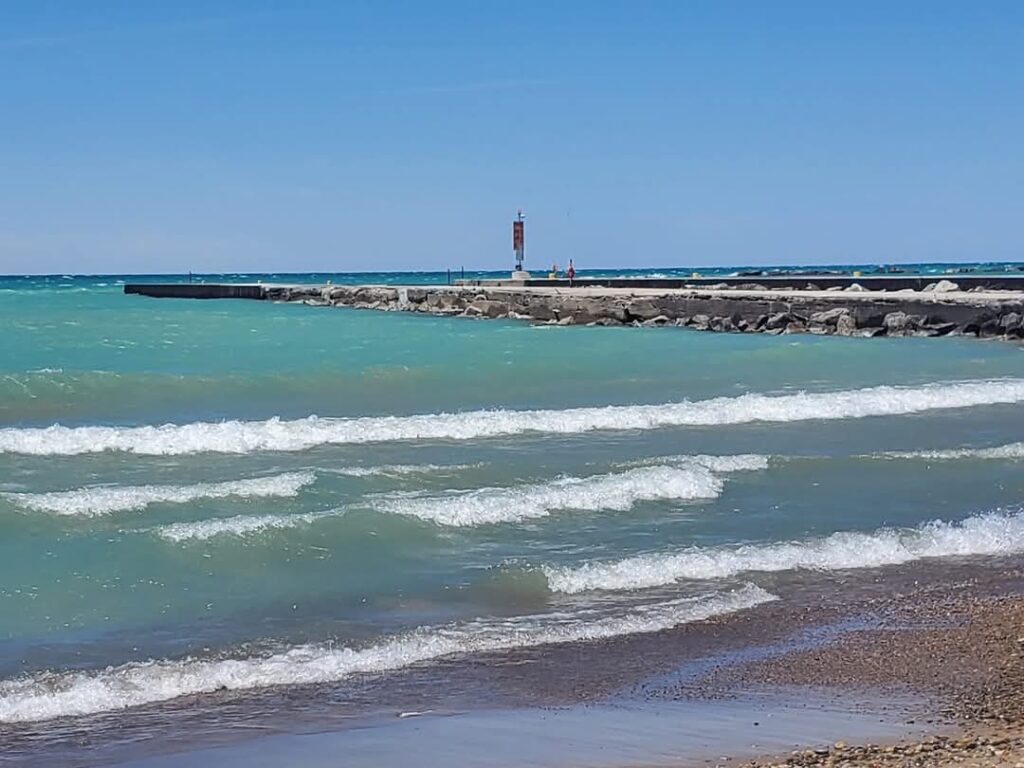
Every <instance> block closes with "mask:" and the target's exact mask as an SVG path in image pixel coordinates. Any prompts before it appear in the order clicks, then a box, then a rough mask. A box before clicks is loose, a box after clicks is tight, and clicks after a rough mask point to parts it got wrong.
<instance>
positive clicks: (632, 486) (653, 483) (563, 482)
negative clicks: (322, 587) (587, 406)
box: [373, 464, 722, 526]
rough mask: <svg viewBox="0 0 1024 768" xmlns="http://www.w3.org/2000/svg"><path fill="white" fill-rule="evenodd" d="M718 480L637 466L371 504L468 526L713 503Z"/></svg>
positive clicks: (696, 470)
mask: <svg viewBox="0 0 1024 768" xmlns="http://www.w3.org/2000/svg"><path fill="white" fill-rule="evenodd" d="M721 492H722V481H721V479H719V478H718V477H716V476H715V475H714V474H712V473H711V471H710V470H708V469H707V468H706V467H703V466H700V465H698V464H694V465H693V466H690V467H669V466H653V467H637V468H635V469H629V470H626V471H624V472H618V473H614V474H607V475H594V476H592V477H562V478H559V479H557V480H552V481H551V482H547V483H542V484H538V485H521V486H515V487H511V488H477V489H474V490H471V491H449V492H448V493H445V494H441V495H433V496H420V495H413V494H409V495H403V496H397V495H396V496H392V497H388V498H384V499H382V500H380V501H377V502H375V503H374V505H373V506H374V509H376V510H378V511H380V512H392V513H395V514H400V515H409V516H412V517H418V518H420V519H421V520H429V521H430V522H433V523H437V524H438V525H450V526H472V525H485V524H488V523H512V522H518V521H521V520H530V519H534V518H538V517H546V516H548V515H549V514H551V513H552V512H553V511H556V510H562V509H575V510H588V511H596V510H617V511H626V510H628V509H630V508H632V507H633V505H634V504H636V503H637V502H640V501H654V500H657V499H713V498H715V497H717V496H718V495H719V494H720V493H721Z"/></svg>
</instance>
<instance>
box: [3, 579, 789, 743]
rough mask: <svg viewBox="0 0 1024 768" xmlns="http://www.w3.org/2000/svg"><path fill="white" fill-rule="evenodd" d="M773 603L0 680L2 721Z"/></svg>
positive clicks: (710, 600)
mask: <svg viewBox="0 0 1024 768" xmlns="http://www.w3.org/2000/svg"><path fill="white" fill-rule="evenodd" d="M774 599H775V597H774V596H773V595H771V594H769V593H768V592H765V591H764V590H763V589H760V588H758V587H755V586H752V585H748V586H745V587H742V588H740V589H737V590H734V591H728V592H718V593H712V594H710V595H707V596H705V597H702V598H692V599H690V598H688V599H682V600H672V601H668V602H662V603H653V604H648V605H644V606H640V607H637V608H634V609H633V610H630V611H628V612H624V613H619V614H616V615H611V616H602V617H594V616H593V615H590V616H588V615H586V614H577V615H575V616H565V615H564V614H560V615H554V616H545V615H535V616H525V617H517V618H511V619H505V620H486V621H484V620H480V621H473V622H466V623H462V624H454V625H449V626H445V627H432V628H421V629H418V630H415V631H413V632H410V633H408V634H406V635H401V636H398V637H394V638H391V639H385V640H383V641H382V642H380V643H378V644H377V645H372V646H370V647H367V648H360V649H356V648H346V647H341V648H339V647H336V646H327V645H301V646H297V647H292V648H290V649H288V650H285V651H282V652H280V653H276V654H273V655H270V656H252V657H247V658H232V659H193V658H187V659H182V660H158V661H146V662H141V663H130V664H125V665H122V666H119V667H108V668H106V669H103V670H98V671H89V672H63V673H54V672H44V673H40V674H35V675H32V676H27V677H22V678H17V679H13V680H5V681H0V722H5V723H15V722H30V721H38V720H48V719H52V718H56V717H67V716H75V715H87V714H94V713H98V712H109V711H115V710H121V709H126V708H128V707H136V706H140V705H144V704H151V703H154V702H159V701H167V700H169V699H174V698H177V697H179V696H188V695H194V694H201V693H209V692H212V691H218V690H222V689H228V690H236V691H237V690H247V689H256V688H266V687H270V686H278V685H309V684H313V683H330V682H335V681H338V680H342V679H344V678H346V677H348V676H349V675H353V674H358V673H380V672H387V671H391V670H396V669H401V668H403V667H407V666H409V665H412V664H418V663H423V662H427V661H431V660H434V659H439V658H443V657H449V656H457V655H463V654H473V653H486V652H494V651H503V650H510V649H514V648H523V647H530V646H539V645H549V644H558V643H573V642H586V641H592V640H599V639H603V638H609V637H619V636H623V635H632V634H640V633H646V632H658V631H661V630H664V629H669V628H671V627H675V626H679V625H681V624H687V623H690V622H695V621H702V620H704V619H708V618H711V617H712V616H719V615H722V614H727V613H733V612H736V611H740V610H743V609H746V608H752V607H754V606H756V605H760V604H761V603H765V602H768V601H771V600H774Z"/></svg>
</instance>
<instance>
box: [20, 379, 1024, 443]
mask: <svg viewBox="0 0 1024 768" xmlns="http://www.w3.org/2000/svg"><path fill="white" fill-rule="evenodd" d="M1018 402H1024V379H1000V380H978V381H960V382H947V383H937V384H928V385H924V386H918V387H891V386H881V387H870V388H867V389H855V390H843V391H838V392H814V393H808V392H798V393H793V394H783V395H764V394H747V395H741V396H739V397H718V398H713V399H710V400H698V401H683V402H677V403H665V404H660V405H612V406H606V407H603V408H573V409H567V410H537V411H506V410H493V411H468V412H465V413H437V414H424V415H418V416H370V417H359V418H323V419H321V418H318V417H315V416H310V417H308V418H304V419H297V420H294V421H283V420H281V419H279V418H273V419H269V420H267V421H225V422H216V423H214V422H193V423H190V424H181V425H176V424H165V425H163V426H142V427H110V426H85V427H65V426H61V425H59V424H55V425H53V426H50V427H42V428H39V427H35V428H15V427H8V428H5V429H0V453H22V454H34V455H75V454H81V453H98V452H101V451H125V452H130V453H138V454H149V455H175V454H188V453H203V452H217V453H253V452H256V451H301V450H305V449H307V448H311V447H313V446H316V445H326V444H344V443H369V442H387V441H393V440H471V439H475V438H486V437H496V436H507V435H518V434H523V433H528V432H532V433H552V434H571V433H580V432H590V431H595V430H637V429H640V430H644V429H659V428H663V427H674V426H716V425H727V424H743V423H748V422H789V421H805V420H811V419H816V420H825V419H830V420H834V419H858V418H864V417H867V416H893V415H900V414H910V413H921V412H925V411H931V410H939V409H948V408H968V407H972V406H979V405H993V404H998V403H1018Z"/></svg>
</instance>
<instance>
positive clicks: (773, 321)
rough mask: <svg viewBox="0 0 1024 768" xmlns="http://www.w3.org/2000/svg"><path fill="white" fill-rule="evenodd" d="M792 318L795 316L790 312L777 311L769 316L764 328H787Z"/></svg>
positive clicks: (772, 329)
mask: <svg viewBox="0 0 1024 768" xmlns="http://www.w3.org/2000/svg"><path fill="white" fill-rule="evenodd" d="M792 320H793V316H792V315H790V314H789V312H776V313H775V314H774V315H769V316H768V319H767V320H766V321H765V323H764V328H765V330H768V331H774V330H776V329H781V328H785V327H786V326H787V325H789V323H790V322H791V321H792Z"/></svg>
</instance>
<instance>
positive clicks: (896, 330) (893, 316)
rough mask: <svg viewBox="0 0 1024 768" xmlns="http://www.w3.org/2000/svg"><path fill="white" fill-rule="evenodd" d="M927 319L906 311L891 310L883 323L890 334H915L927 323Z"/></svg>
mask: <svg viewBox="0 0 1024 768" xmlns="http://www.w3.org/2000/svg"><path fill="white" fill-rule="evenodd" d="M924 321H925V319H924V318H923V317H919V316H918V315H908V314H907V313H906V312H890V313H889V314H887V315H886V316H885V319H884V320H883V321H882V325H883V326H884V327H885V332H886V334H887V335H889V336H913V335H914V334H915V333H916V332H917V331H918V330H919V329H920V328H921V326H923V325H924V324H925V322H924Z"/></svg>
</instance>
